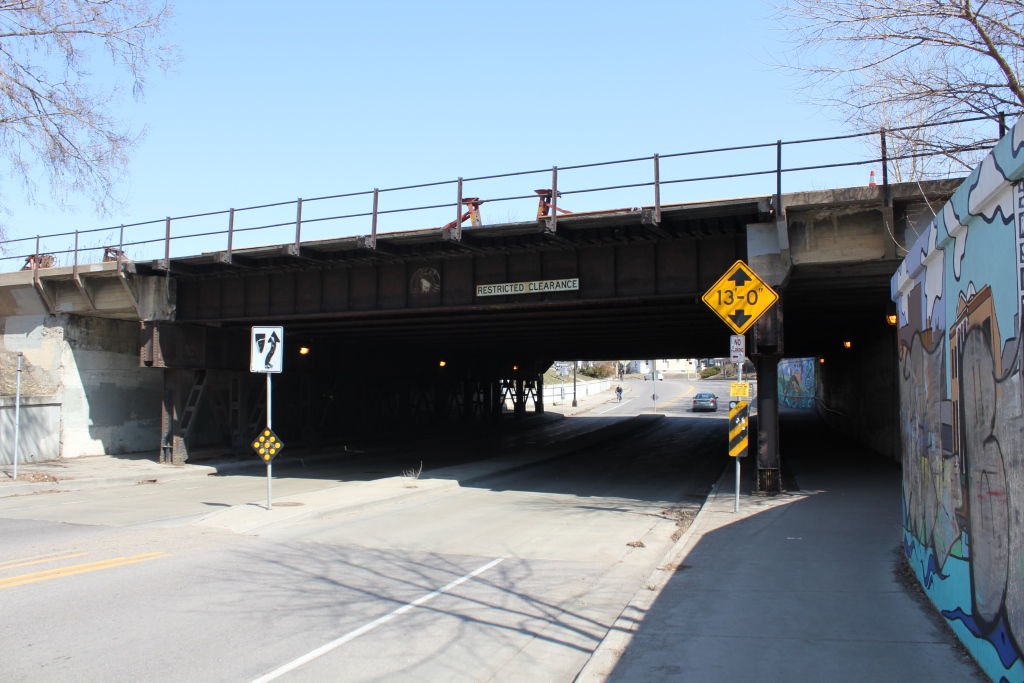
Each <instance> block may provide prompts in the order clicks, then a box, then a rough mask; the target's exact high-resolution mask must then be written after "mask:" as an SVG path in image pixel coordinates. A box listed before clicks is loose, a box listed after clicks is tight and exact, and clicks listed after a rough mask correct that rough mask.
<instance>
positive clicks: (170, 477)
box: [0, 391, 615, 498]
mask: <svg viewBox="0 0 1024 683" xmlns="http://www.w3.org/2000/svg"><path fill="white" fill-rule="evenodd" d="M614 397H615V393H614V392H612V391H606V392H603V393H601V394H594V395H591V396H582V397H580V399H579V400H578V401H577V404H578V405H577V407H575V408H573V407H571V406H569V405H566V406H558V407H556V408H554V409H552V408H550V407H549V409H548V412H549V413H553V414H554V413H560V414H562V415H564V416H566V417H569V416H572V415H582V414H585V413H586V412H587V411H589V410H592V409H593V408H595V407H597V406H600V405H604V404H605V403H608V402H609V401H611V400H612V399H613V398H614ZM340 448H343V447H333V448H324V449H308V448H304V449H294V448H293V449H289V450H287V451H286V452H284V453H282V456H281V457H280V458H278V459H276V460H275V461H274V472H275V476H277V475H278V474H280V475H284V476H287V473H288V471H289V469H290V468H291V467H304V466H306V465H307V464H313V463H316V462H321V461H326V460H329V459H331V458H333V457H336V456H337V454H338V451H339V449H340ZM157 459H158V457H157V454H156V453H151V454H145V453H143V454H131V455H126V456H116V455H109V456H108V455H97V456H87V457H82V458H67V459H64V460H52V461H47V462H31V463H20V464H19V465H18V479H17V480H15V479H14V478H13V472H14V468H13V466H12V465H3V466H0V498H6V497H8V496H22V495H29V494H33V493H43V492H48V491H82V490H89V489H97V488H106V487H111V486H133V485H136V484H141V483H145V484H149V483H156V482H168V481H178V480H181V479H188V478H190V477H208V476H211V475H218V474H220V475H224V474H240V473H258V472H262V471H263V470H264V468H265V465H264V464H263V462H262V461H260V460H259V459H258V458H257V457H256V456H255V455H253V456H252V457H251V458H247V457H244V456H242V457H237V456H231V455H228V454H227V451H226V449H225V451H224V454H223V455H221V454H220V452H219V451H217V456H216V457H202V454H201V455H200V456H199V457H194V458H192V459H191V462H189V463H187V464H185V465H177V466H176V465H161V464H160V463H159V462H157Z"/></svg>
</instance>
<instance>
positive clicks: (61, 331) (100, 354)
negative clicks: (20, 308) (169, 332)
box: [0, 315, 162, 459]
mask: <svg viewBox="0 0 1024 683" xmlns="http://www.w3.org/2000/svg"><path fill="white" fill-rule="evenodd" d="M18 352H21V353H22V354H23V365H22V367H23V370H22V396H23V398H24V399H25V400H26V401H28V402H29V405H30V406H32V407H31V408H30V409H29V411H28V412H29V413H31V414H32V415H33V416H32V417H27V416H26V415H25V414H23V415H22V417H23V419H29V420H36V419H37V418H36V417H35V416H34V415H35V414H36V413H38V412H39V411H36V410H35V407H34V406H35V405H46V406H49V408H48V409H47V410H46V411H43V412H47V413H48V416H47V417H45V418H44V417H42V416H40V417H39V418H38V420H39V424H50V425H51V427H50V428H51V429H53V434H52V435H51V436H50V437H48V438H47V439H45V440H43V441H41V442H39V445H38V448H36V450H35V457H36V458H38V459H54V458H58V457H59V458H75V457H79V456H83V455H116V454H120V453H133V452H139V451H156V450H157V448H158V447H159V432H160V429H159V415H160V394H161V391H162V377H161V373H160V372H158V371H154V370H152V369H149V368H140V367H139V328H138V323H137V322H129V321H123V320H110V319H103V318H83V317H78V316H73V315H58V316H51V315H25V316H10V317H7V318H0V395H3V396H13V395H14V393H15V382H16V374H17V372H16V368H17V354H18ZM9 400H10V405H11V406H12V409H11V410H10V411H7V410H6V409H4V413H5V414H6V413H7V412H10V413H12V416H11V418H10V419H11V420H13V398H12V399H9ZM33 401H34V402H37V403H32V402H33ZM4 405H7V404H6V403H5V404H4ZM24 405H25V404H23V406H24ZM54 410H59V420H58V421H57V422H56V425H53V424H52V419H53V418H52V417H51V416H49V413H52V412H53V411H54ZM23 412H24V411H23ZM5 419H6V418H5ZM12 424H13V422H12ZM32 429H35V427H32V428H30V431H31V430H32ZM11 434H12V438H13V431H12V432H11ZM54 437H55V438H56V439H57V444H58V447H57V449H56V452H55V451H54V449H53V447H52V443H53V441H52V439H53V438H54ZM4 442H5V443H6V437H4ZM5 448H6V446H5ZM3 452H6V451H3ZM27 452H28V451H22V453H23V454H24V453H27ZM8 457H9V456H8Z"/></svg>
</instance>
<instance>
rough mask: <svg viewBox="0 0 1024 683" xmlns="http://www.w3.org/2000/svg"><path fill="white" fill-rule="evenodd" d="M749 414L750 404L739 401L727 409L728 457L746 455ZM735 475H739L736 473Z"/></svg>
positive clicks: (743, 456)
mask: <svg viewBox="0 0 1024 683" xmlns="http://www.w3.org/2000/svg"><path fill="white" fill-rule="evenodd" d="M749 415H750V404H749V403H747V402H746V401H740V402H738V403H737V404H736V407H735V408H730V409H729V457H730V458H745V457H747V421H748V417H749ZM736 476H737V477H738V476H739V475H736ZM737 481H738V480H737Z"/></svg>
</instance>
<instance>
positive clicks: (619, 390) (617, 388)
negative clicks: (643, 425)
mask: <svg viewBox="0 0 1024 683" xmlns="http://www.w3.org/2000/svg"><path fill="white" fill-rule="evenodd" d="M615 395H616V396H618V397H619V403H622V385H621V384H620V385H619V386H617V387H615Z"/></svg>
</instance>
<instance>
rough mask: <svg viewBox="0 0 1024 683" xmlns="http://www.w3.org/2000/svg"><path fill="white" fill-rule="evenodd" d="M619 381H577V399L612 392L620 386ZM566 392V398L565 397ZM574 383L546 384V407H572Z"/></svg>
mask: <svg viewBox="0 0 1024 683" xmlns="http://www.w3.org/2000/svg"><path fill="white" fill-rule="evenodd" d="M618 384H619V381H618V380H616V379H594V380H588V381H586V382H581V381H579V380H578V379H577V380H576V397H577V398H578V399H579V398H583V397H584V396H592V395H594V394H600V393H601V392H603V391H610V390H612V389H614V388H615V387H616V386H618ZM563 390H564V396H563ZM572 391H573V389H572V382H566V383H565V384H545V385H544V406H545V407H552V408H553V407H556V406H557V407H561V406H571V405H572Z"/></svg>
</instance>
